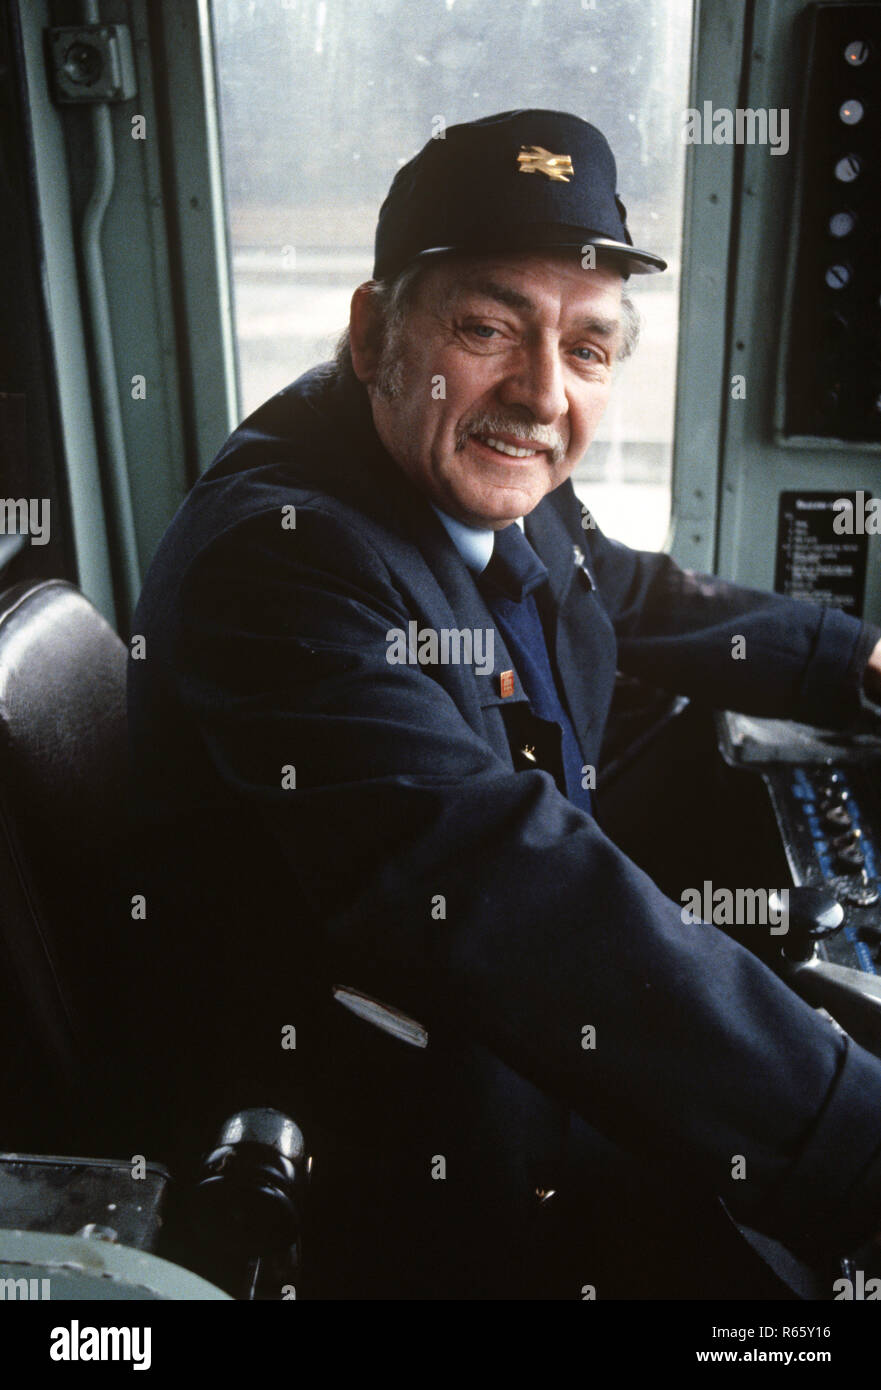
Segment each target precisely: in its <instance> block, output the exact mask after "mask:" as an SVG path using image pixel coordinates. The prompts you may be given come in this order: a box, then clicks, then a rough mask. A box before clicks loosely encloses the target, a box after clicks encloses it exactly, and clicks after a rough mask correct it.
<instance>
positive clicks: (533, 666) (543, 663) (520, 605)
mask: <svg viewBox="0 0 881 1390" xmlns="http://www.w3.org/2000/svg"><path fill="white" fill-rule="evenodd" d="M547 578H548V572H547V570H546V568H545V566H544V565H543V564H542V562H541V560H540V559H539V557H538V556H537V555H536V553H535V551H534V550H533V548H532V546H531V545H530V544H529V541H528V540H527V539H526V537H525V536H524V534H523V532H522V531H521V530H520V527H519V526H517V525H516V524H515V525H513V526H506V527H505V529H504V530H503V531H497V532H496V539H495V545H494V546H493V553H492V558H491V560H490V562H489V564H488V565H487V567H486V569H485V570H484V572H483V574H482V575H481V576H480V580H479V583H480V588H481V591H482V593H483V596H484V599H485V600H486V604H487V607H488V608H489V610H490V612H491V613H492V615H493V618H494V619H495V621H496V623H497V624H498V626H499V628H500V629H501V632H502V636H503V637H504V639H505V642H506V643H507V646H508V649H509V651H510V653H511V655H512V657H513V659H514V662H515V663H516V666H517V672H518V674H519V676H520V680H521V683H522V685H523V689H524V690H525V692H526V696H527V699H528V700H529V703H530V706H531V708H532V710H533V712H534V713H535V714H537V715H538V717H539V719H547V720H550V721H552V722H554V723H556V724H558V725H559V727H560V733H561V735H562V753H563V772H564V776H565V779H566V786H565V792H566V795H567V796H568V798H569V800H570V801H571V802H573V804H574V805H576V806H577V807H578V808H579V809H580V810H582V811H586V812H587V813H588V814H590V813H591V801H590V792H589V791H587V790H586V789H585V788H584V787H582V785H581V768H582V754H581V750H580V749H579V747H578V741H577V739H576V737H575V730H574V729H573V727H572V721H571V719H570V718H569V716H568V714H567V713H566V711H565V709H564V708H563V704H562V701H561V700H560V695H559V692H558V690H557V685H556V682H555V680H554V675H553V671H552V670H551V663H550V659H549V657H548V648H547V643H546V641H545V635H544V630H543V628H542V625H541V618H540V616H539V612H538V605H537V604H536V601H535V599H534V598H533V592H534V590H535V589H537V588H539V587H540V586H541V585H542V584H544V583H546V582H547Z"/></svg>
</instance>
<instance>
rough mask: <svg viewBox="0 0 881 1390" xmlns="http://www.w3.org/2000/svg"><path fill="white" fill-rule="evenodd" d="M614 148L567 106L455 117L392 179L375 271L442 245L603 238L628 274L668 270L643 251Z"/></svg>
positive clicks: (509, 245) (520, 247)
mask: <svg viewBox="0 0 881 1390" xmlns="http://www.w3.org/2000/svg"><path fill="white" fill-rule="evenodd" d="M616 190H617V172H616V169H615V156H614V155H613V154H612V151H611V149H610V148H609V142H608V141H607V140H606V137H605V136H604V135H603V134H602V132H601V131H599V130H597V128H596V126H592V125H590V124H589V123H588V122H587V121H582V120H581V119H580V118H579V117H578V116H572V115H570V114H568V113H567V112H565V111H528V110H527V111H503V112H502V113H501V114H499V115H497V116H484V117H483V118H482V119H481V120H479V121H468V122H466V123H464V124H462V125H454V126H449V127H448V129H447V130H446V131H445V132H444V138H443V139H441V138H437V139H432V140H429V141H428V143H427V144H426V145H425V146H424V147H423V149H421V150H420V151H419V153H418V154H417V155H415V156H414V158H413V159H411V160H410V161H409V162H408V163H407V164H405V165H404V166H403V168H401V169H399V170H398V172H397V174H395V177H394V179H393V181H392V186H391V188H390V189H389V192H388V196H387V198H386V200H385V202H384V203H383V205H382V207H381V208H380V212H379V222H378V223H377V227H376V247H375V250H376V255H375V262H374V268H373V277H374V279H376V280H385V279H387V278H389V277H391V276H394V275H397V274H398V272H399V271H401V270H403V269H404V267H405V266H407V265H409V264H410V262H411V261H413V260H415V259H416V258H417V257H420V256H427V255H436V254H439V253H441V252H444V251H462V252H482V251H534V250H544V249H549V250H562V249H567V248H568V249H578V250H580V248H581V247H582V246H595V247H596V248H597V251H598V252H601V253H602V255H603V256H605V257H607V258H608V259H609V260H610V261H611V262H612V263H613V264H615V265H617V266H619V267H620V270H621V274H622V275H624V276H625V277H626V276H628V275H631V274H633V273H637V274H646V273H648V272H650V271H654V270H666V268H667V263H666V261H664V260H662V259H661V257H660V256H657V255H655V254H654V252H652V251H640V250H638V249H637V248H636V247H635V246H634V245H633V240H632V238H631V236H630V233H629V231H628V230H627V221H626V218H627V211H626V209H625V207H624V204H623V203H622V202H621V200H620V198H619V197H618V194H617V191H616Z"/></svg>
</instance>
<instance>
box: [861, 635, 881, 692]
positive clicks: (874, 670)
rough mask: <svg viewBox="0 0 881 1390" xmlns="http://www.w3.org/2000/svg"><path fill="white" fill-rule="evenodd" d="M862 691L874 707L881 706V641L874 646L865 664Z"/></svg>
mask: <svg viewBox="0 0 881 1390" xmlns="http://www.w3.org/2000/svg"><path fill="white" fill-rule="evenodd" d="M863 690H864V691H865V694H866V696H867V697H868V699H870V700H872V701H873V702H874V703H875V704H876V705H881V641H878V642H877V643H876V644H875V646H874V648H873V649H872V654H871V656H870V657H869V660H868V661H867V663H866V670H865V674H864V676H863Z"/></svg>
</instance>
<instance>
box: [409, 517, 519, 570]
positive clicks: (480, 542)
mask: <svg viewBox="0 0 881 1390" xmlns="http://www.w3.org/2000/svg"><path fill="white" fill-rule="evenodd" d="M431 506H432V508H433V510H434V511H435V512H436V513H437V516H438V518H439V520H440V521H441V522H443V525H444V527H445V529H446V532H447V535H448V536H449V538H450V540H451V541H452V542H453V545H454V546H455V547H456V549H457V550H458V552H459V554H460V555H461V556H462V559H463V560H464V561H465V564H466V565H467V566H468V568H469V569H470V570H471V571H472V573H474V574H482V573H483V571H484V570H485V569H486V567H487V565H488V564H489V562H490V559H491V557H492V553H493V546H494V545H495V541H496V533H495V531H490V530H476V529H475V527H473V526H466V525H465V523H464V521H457V520H456V518H455V517H452V516H447V514H446V512H442V511H441V509H440V507H435V505H434V503H433V502H432V504H431ZM517 525H518V526H519V527H520V530H521V531H522V530H523V517H522V516H518V518H517ZM524 534H525V533H524Z"/></svg>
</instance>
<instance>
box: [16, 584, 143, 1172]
mask: <svg viewBox="0 0 881 1390" xmlns="http://www.w3.org/2000/svg"><path fill="white" fill-rule="evenodd" d="M125 676H126V649H125V646H124V644H123V643H122V642H121V641H120V639H119V637H118V636H117V635H116V633H115V632H114V631H113V629H112V628H111V627H110V626H109V625H108V624H107V623H106V622H105V620H104V618H103V617H102V616H101V614H100V613H98V611H97V610H96V609H95V608H94V607H93V606H92V605H91V604H90V603H89V602H88V600H87V599H86V598H84V597H83V595H82V594H81V593H79V591H78V590H77V589H75V588H74V587H73V586H72V585H70V584H67V583H65V582H63V581H61V580H54V579H51V580H43V581H39V582H33V581H28V582H25V583H21V584H16V585H14V586H13V587H12V588H9V589H7V590H6V591H5V592H4V593H2V594H0V1046H2V1049H3V1052H2V1061H0V1149H3V1148H5V1149H10V1148H15V1149H22V1148H24V1147H31V1148H37V1147H43V1148H46V1147H54V1148H55V1149H56V1151H57V1150H58V1149H59V1147H62V1148H67V1151H68V1152H70V1151H71V1148H72V1146H73V1145H74V1144H75V1143H78V1142H82V1141H80V1140H79V1139H78V1135H77V1131H76V1125H77V1122H78V1120H79V1119H82V1118H83V1111H82V1106H83V1094H84V1093H83V1091H82V1090H81V1089H80V1086H81V1082H82V1079H83V1065H84V1061H85V1060H86V1059H87V1058H88V1057H89V1055H90V1037H91V1031H92V1028H93V1025H94V1024H95V1023H96V1011H100V1008H101V1001H102V997H105V996H106V995H107V994H108V993H112V991H113V988H114V986H113V980H112V979H109V978H107V976H106V971H105V970H104V969H103V966H102V950H101V942H102V936H103V934H104V933H105V932H106V931H107V929H108V891H109V889H110V885H111V884H113V883H116V882H117V880H118V865H119V862H120V861H119V855H120V853H121V846H122V844H123V843H124V828H125V817H126V782H127V749H126V724H125ZM103 959H106V957H104V958H103ZM83 1137H84V1138H85V1139H88V1138H89V1137H90V1136H89V1135H88V1134H85V1135H84V1136H83ZM91 1137H96V1136H91ZM90 1149H91V1150H92V1151H94V1144H92V1145H90Z"/></svg>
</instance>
